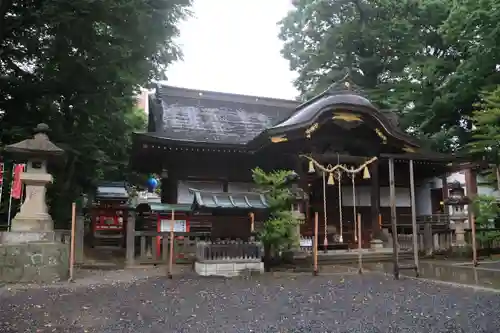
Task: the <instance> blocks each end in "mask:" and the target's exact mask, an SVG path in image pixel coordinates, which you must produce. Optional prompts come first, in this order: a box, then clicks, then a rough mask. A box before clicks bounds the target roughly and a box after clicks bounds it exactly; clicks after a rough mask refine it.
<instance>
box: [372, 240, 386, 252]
mask: <svg viewBox="0 0 500 333" xmlns="http://www.w3.org/2000/svg"><path fill="white" fill-rule="evenodd" d="M383 247H384V242H383V241H381V240H380V239H372V240H371V241H370V248H371V249H372V250H377V249H382V248H383Z"/></svg>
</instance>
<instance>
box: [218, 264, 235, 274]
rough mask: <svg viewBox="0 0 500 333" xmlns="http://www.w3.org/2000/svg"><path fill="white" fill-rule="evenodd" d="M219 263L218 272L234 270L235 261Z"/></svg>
mask: <svg viewBox="0 0 500 333" xmlns="http://www.w3.org/2000/svg"><path fill="white" fill-rule="evenodd" d="M216 265H217V274H221V275H224V274H225V273H226V272H229V273H232V272H234V263H223V264H216Z"/></svg>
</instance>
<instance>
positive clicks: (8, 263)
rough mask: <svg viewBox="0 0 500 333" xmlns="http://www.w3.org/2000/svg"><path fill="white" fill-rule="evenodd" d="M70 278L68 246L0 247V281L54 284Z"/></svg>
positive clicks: (21, 244) (33, 244) (12, 245)
mask: <svg viewBox="0 0 500 333" xmlns="http://www.w3.org/2000/svg"><path fill="white" fill-rule="evenodd" d="M68 277H69V245H67V244H62V243H57V242H40V243H20V244H0V282H2V283H42V284H43V283H53V282H57V281H61V280H66V279H68Z"/></svg>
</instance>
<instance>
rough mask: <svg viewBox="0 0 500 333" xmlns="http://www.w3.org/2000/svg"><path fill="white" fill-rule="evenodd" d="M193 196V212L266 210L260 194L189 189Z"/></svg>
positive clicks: (263, 199) (265, 202)
mask: <svg viewBox="0 0 500 333" xmlns="http://www.w3.org/2000/svg"><path fill="white" fill-rule="evenodd" d="M189 191H190V192H191V193H193V194H194V201H193V210H196V209H201V210H203V209H235V208H236V209H243V210H262V209H267V208H268V207H269V206H268V204H267V201H266V198H265V197H264V195H263V194H261V193H254V192H247V193H229V192H210V191H201V190H197V189H193V188H190V189H189Z"/></svg>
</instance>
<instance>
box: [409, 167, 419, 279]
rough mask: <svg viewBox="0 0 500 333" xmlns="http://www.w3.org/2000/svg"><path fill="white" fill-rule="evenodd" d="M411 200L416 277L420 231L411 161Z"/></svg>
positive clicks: (416, 273) (416, 272)
mask: <svg viewBox="0 0 500 333" xmlns="http://www.w3.org/2000/svg"><path fill="white" fill-rule="evenodd" d="M410 200H411V228H412V232H413V257H414V260H415V275H416V276H417V277H418V276H419V267H418V265H419V263H418V230H417V207H416V199H415V174H414V170H413V160H410Z"/></svg>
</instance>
